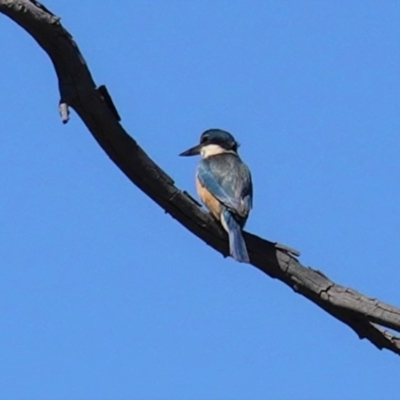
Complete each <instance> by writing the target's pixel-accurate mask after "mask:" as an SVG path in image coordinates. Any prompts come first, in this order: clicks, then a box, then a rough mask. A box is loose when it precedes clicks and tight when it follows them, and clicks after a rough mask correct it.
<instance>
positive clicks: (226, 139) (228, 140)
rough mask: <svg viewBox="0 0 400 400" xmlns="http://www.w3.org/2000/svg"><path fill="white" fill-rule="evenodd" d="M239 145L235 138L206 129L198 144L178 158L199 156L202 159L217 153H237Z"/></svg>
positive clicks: (218, 130) (226, 133)
mask: <svg viewBox="0 0 400 400" xmlns="http://www.w3.org/2000/svg"><path fill="white" fill-rule="evenodd" d="M238 147H239V144H238V143H237V142H236V140H235V138H234V137H233V136H232V135H231V134H230V133H229V132H226V131H223V130H221V129H208V130H207V131H205V132H203V133H202V134H201V136H200V143H199V144H198V145H196V146H194V147H191V148H190V149H188V150H186V151H184V152H183V153H181V154H179V155H180V156H195V155H197V154H201V155H202V156H203V157H204V158H206V157H209V156H212V155H215V154H219V153H226V152H231V153H237V149H238Z"/></svg>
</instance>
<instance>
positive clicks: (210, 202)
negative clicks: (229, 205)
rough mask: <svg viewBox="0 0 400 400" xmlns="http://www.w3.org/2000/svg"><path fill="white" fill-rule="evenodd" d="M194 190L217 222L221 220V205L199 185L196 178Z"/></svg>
mask: <svg viewBox="0 0 400 400" xmlns="http://www.w3.org/2000/svg"><path fill="white" fill-rule="evenodd" d="M196 189H197V194H198V195H199V197H200V199H201V201H202V202H203V203H204V205H205V206H206V207H207V208H208V209H209V210H210V212H211V213H212V214H213V215H214V217H215V218H217V219H218V220H219V219H220V218H221V211H222V206H221V203H220V202H219V201H218V200H217V199H216V198H215V197H214V196H213V195H212V194H211V193H210V192H209V191H208V190H207V189H206V188H205V187H204V186H203V185H202V184H201V183H200V181H199V180H198V178H197V176H196Z"/></svg>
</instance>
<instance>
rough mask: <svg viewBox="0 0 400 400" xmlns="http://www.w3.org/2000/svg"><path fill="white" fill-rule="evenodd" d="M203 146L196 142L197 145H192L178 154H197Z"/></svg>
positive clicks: (184, 155)
mask: <svg viewBox="0 0 400 400" xmlns="http://www.w3.org/2000/svg"><path fill="white" fill-rule="evenodd" d="M202 147H203V146H202V145H201V144H198V145H197V146H194V147H192V148H190V149H189V150H186V151H184V152H183V153H181V154H179V155H180V156H183V157H188V156H196V155H197V154H200V150H201V148H202Z"/></svg>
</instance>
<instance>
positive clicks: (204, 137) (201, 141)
mask: <svg viewBox="0 0 400 400" xmlns="http://www.w3.org/2000/svg"><path fill="white" fill-rule="evenodd" d="M208 139H209V138H208V136H207V135H206V136H203V137H202V138H201V140H200V143H206V142H208Z"/></svg>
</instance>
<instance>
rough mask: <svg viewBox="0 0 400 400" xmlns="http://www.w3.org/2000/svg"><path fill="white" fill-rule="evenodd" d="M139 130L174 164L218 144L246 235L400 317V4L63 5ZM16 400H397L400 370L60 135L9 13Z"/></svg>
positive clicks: (7, 275)
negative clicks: (237, 175)
mask: <svg viewBox="0 0 400 400" xmlns="http://www.w3.org/2000/svg"><path fill="white" fill-rule="evenodd" d="M45 4H46V6H48V7H49V8H50V9H51V10H52V11H53V12H55V13H56V14H58V15H60V16H61V17H62V22H63V23H64V26H65V27H66V28H67V29H68V30H69V31H70V32H71V33H72V34H73V36H74V37H75V39H76V41H77V42H78V44H79V46H80V48H81V51H82V52H83V54H84V57H85V58H86V60H87V62H88V64H89V67H90V69H91V71H92V73H93V75H94V78H95V80H96V83H97V84H103V83H104V84H106V85H107V86H108V88H109V91H110V93H111V94H112V96H113V99H114V101H115V103H116V105H117V107H118V110H119V112H120V114H121V116H122V124H123V126H124V127H125V128H126V129H127V130H128V131H129V132H130V133H131V134H132V136H133V137H134V138H135V139H136V140H137V141H138V142H139V144H140V145H141V146H143V148H144V149H145V150H146V151H147V152H148V154H149V155H150V157H152V158H153V159H154V160H155V161H156V162H157V163H158V164H159V165H160V166H161V167H163V168H164V169H165V170H166V171H167V172H168V174H170V175H171V176H172V177H173V178H174V179H175V180H176V183H177V185H178V186H179V187H180V188H181V189H185V190H188V191H189V192H191V193H193V195H195V189H194V178H193V175H194V169H195V165H196V162H197V160H195V159H182V158H179V157H178V156H177V155H178V154H179V153H180V152H181V151H183V150H185V149H186V148H188V147H189V146H191V145H193V144H195V143H196V142H197V140H198V137H199V135H200V133H201V132H202V131H204V130H205V129H208V128H213V127H219V128H223V129H227V130H229V131H231V132H232V133H233V134H234V135H235V136H236V137H237V139H238V140H239V141H240V142H241V144H242V146H241V148H240V152H241V155H242V157H243V159H244V160H245V161H246V162H247V164H248V165H249V166H250V168H251V169H252V172H253V179H254V184H255V201H254V210H253V212H252V215H251V217H250V219H249V221H248V225H247V228H248V230H249V231H251V232H253V233H255V234H257V235H260V236H262V237H265V238H267V239H269V240H272V241H280V242H282V243H286V244H288V245H290V246H293V247H295V248H298V249H299V250H301V251H302V257H301V261H302V263H303V264H305V265H310V266H312V267H315V268H318V269H320V270H322V271H324V272H325V273H326V274H327V275H328V276H329V277H330V278H332V279H334V280H335V281H337V282H339V283H341V284H344V285H348V286H351V287H354V288H356V289H357V290H359V291H361V292H363V293H365V294H368V295H370V296H373V297H377V298H379V299H381V300H384V301H387V302H389V303H393V304H396V305H399V306H400V290H399V288H400V263H399V261H398V260H399V258H400V246H399V227H400V188H399V174H400V160H399V148H400V135H399V130H400V117H399V98H400V74H399V70H400V48H399V38H400V24H399V20H400V3H399V2H397V1H384V2H378V1H366V0H363V1H349V2H342V1H340V2H339V1H337V2H336V1H316V0H315V1H278V0H276V1H266V0H259V1H256V0H252V1H244V0H243V1H234V0H225V1H222V0H213V1H211V0H208V1H202V2H200V1H187V0H181V1H178V0H170V1H163V0H158V1H156V0H153V1H145V0H142V1H140V0H136V1H132V2H124V4H123V5H122V3H121V4H119V3H118V2H117V3H115V4H113V3H112V2H95V1H89V0H86V1H79V2H71V1H65V0H47V1H46V2H45ZM0 33H1V37H2V38H3V40H2V41H1V45H0V49H1V52H2V57H1V69H0V71H1V78H0V120H1V131H2V134H1V139H0V146H1V150H0V169H1V171H2V173H1V174H0V187H1V195H0V226H1V228H0V236H1V240H0V260H1V264H0V399H173V400H175V399H321V398H324V399H339V398H340V399H361V398H362V399H382V398H385V399H397V398H398V395H399V379H400V378H399V377H400V360H399V358H398V357H397V356H395V355H393V354H391V353H389V352H388V351H383V352H380V351H378V350H377V349H375V348H374V347H373V346H372V345H371V344H369V343H368V342H366V341H360V340H359V339H358V338H357V336H356V335H355V334H354V333H353V332H352V331H351V330H350V329H349V328H348V327H346V326H344V325H343V324H341V323H339V322H337V321H336V320H334V319H333V318H332V317H330V316H328V315H327V314H325V313H324V312H323V311H322V310H320V309H318V308H317V307H316V306H314V305H313V304H311V303H310V302H308V301H307V300H305V299H303V298H302V297H300V296H299V295H297V294H295V293H294V292H292V291H291V290H290V289H288V288H287V287H285V286H284V285H283V284H281V283H280V282H279V281H273V280H271V279H269V278H268V277H266V276H264V275H263V274H261V273H260V272H258V271H257V270H256V269H254V268H253V267H251V266H250V267H249V266H245V265H241V264H237V263H235V262H234V261H233V260H231V259H223V258H222V257H221V255H219V254H218V253H216V252H215V251H213V250H212V249H211V248H209V247H207V246H206V245H205V244H203V243H202V242H201V241H200V240H198V239H197V238H196V237H194V236H193V235H191V234H190V233H189V232H188V231H186V229H184V228H183V227H182V226H180V225H179V224H178V223H177V222H176V221H174V220H173V219H172V218H171V217H170V216H168V215H165V214H164V212H163V211H162V210H161V209H160V208H158V206H156V205H155V204H153V203H152V202H151V201H150V200H149V199H148V198H147V197H146V196H145V195H144V194H143V193H142V192H140V191H139V190H138V189H137V188H136V187H135V186H133V185H132V184H131V183H130V182H129V181H128V179H127V178H125V176H124V175H123V174H122V173H121V172H120V171H119V170H118V169H117V168H116V167H115V166H114V165H113V164H112V163H111V162H110V160H109V159H108V157H107V156H106V155H105V154H104V153H103V152H102V150H101V149H100V148H99V146H98V145H97V144H96V143H95V141H94V140H93V139H92V137H91V136H90V134H89V133H88V131H87V130H86V128H85V126H84V125H83V124H82V122H81V121H80V120H79V118H78V117H77V116H76V115H75V114H72V118H71V121H70V122H69V124H68V125H66V126H63V125H62V124H61V122H60V119H59V116H58V110H57V104H58V99H59V96H58V91H57V90H58V89H57V81H56V77H55V73H54V71H53V67H52V65H51V63H50V61H49V59H48V58H47V55H46V54H45V53H44V52H43V51H42V50H41V49H39V47H38V46H37V44H36V43H35V42H34V41H33V40H32V39H31V37H29V36H28V34H27V33H25V32H24V31H23V30H22V29H21V28H19V27H18V26H17V25H15V24H14V23H13V22H11V21H10V20H8V19H7V18H5V17H3V16H1V18H0Z"/></svg>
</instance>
